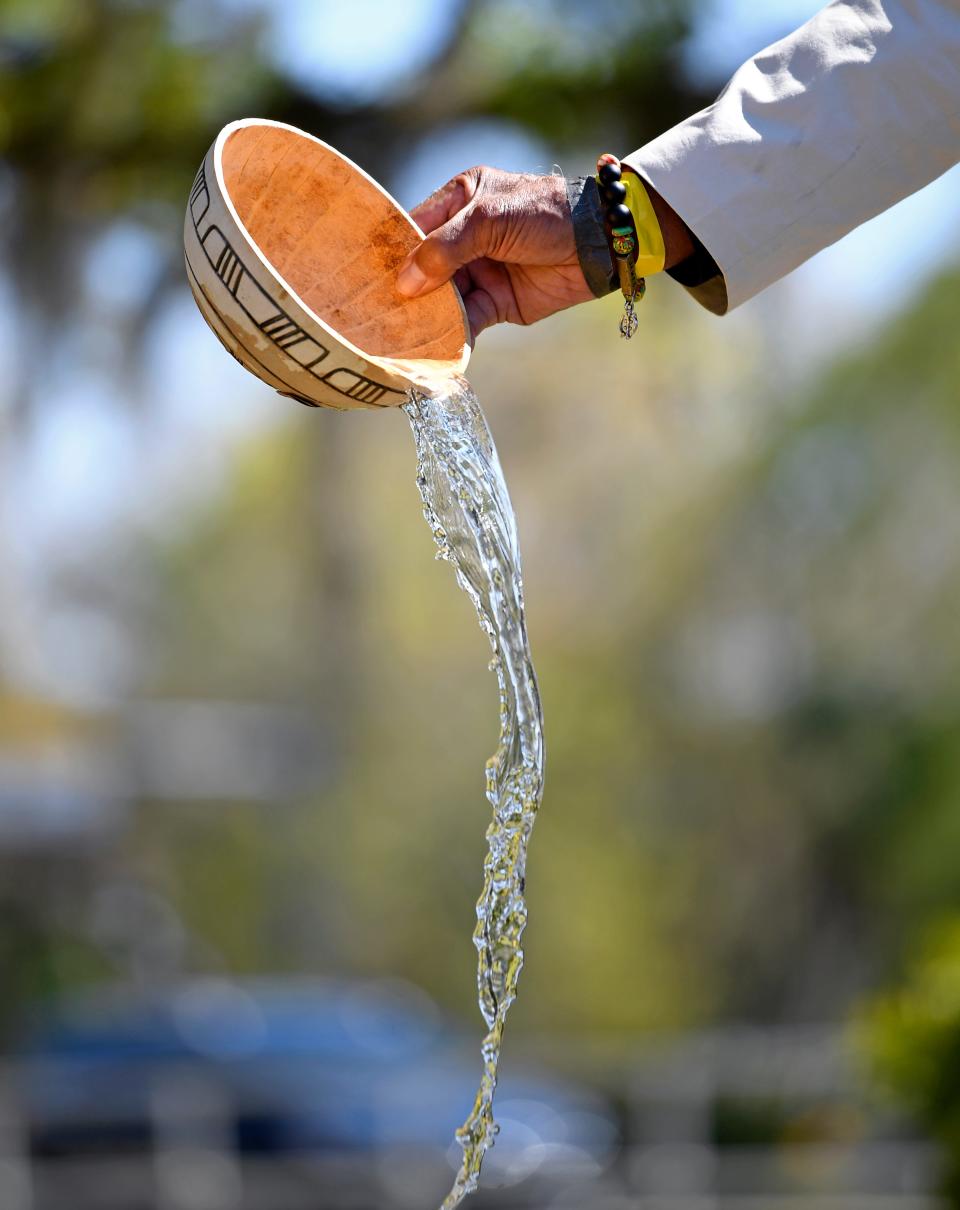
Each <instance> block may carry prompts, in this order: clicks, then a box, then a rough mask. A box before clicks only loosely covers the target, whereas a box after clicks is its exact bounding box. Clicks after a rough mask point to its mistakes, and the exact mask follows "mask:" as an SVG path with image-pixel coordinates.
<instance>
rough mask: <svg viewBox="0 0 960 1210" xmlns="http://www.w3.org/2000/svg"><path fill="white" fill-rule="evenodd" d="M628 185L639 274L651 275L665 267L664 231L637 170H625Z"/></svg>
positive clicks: (625, 183)
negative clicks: (634, 227) (635, 236)
mask: <svg viewBox="0 0 960 1210" xmlns="http://www.w3.org/2000/svg"><path fill="white" fill-rule="evenodd" d="M620 179H621V181H622V182H623V184H624V185H625V186H626V190H627V198H626V205H627V206H628V207H629V209H630V213H631V214H632V215H633V222H634V225H635V226H636V229H637V264H636V268H637V275H638V276H639V277H649V276H650V275H651V274H652V273H659V272H660V271H661V270H662V269H663V263H664V260H665V258H666V250H665V248H664V246H663V232H662V231H661V230H660V223H659V222H658V221H657V213H656V211H655V210H654V208H653V203H652V202H651V201H650V194H649V193H647V190H646V187H645V186H644V183H643V181H642V180H641V179H640V177H638V176H637V174H636V173H635V172H625V173H624V174H623V176H622V177H621V178H620Z"/></svg>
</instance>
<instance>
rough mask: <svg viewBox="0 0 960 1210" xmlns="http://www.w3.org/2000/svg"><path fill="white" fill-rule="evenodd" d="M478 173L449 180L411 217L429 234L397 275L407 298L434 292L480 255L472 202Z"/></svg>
mask: <svg viewBox="0 0 960 1210" xmlns="http://www.w3.org/2000/svg"><path fill="white" fill-rule="evenodd" d="M480 172H481V170H480V169H478V168H473V169H471V170H470V171H469V172H463V173H460V175H459V176H456V177H454V178H453V180H451V181H448V182H447V184H446V185H444V186H443V188H442V189H439V190H437V192H436V193H435V194H432V195H431V196H430V197H429V198H427V200H426V201H425V202H422V203H421V204H420V205H419V206H418V207H417V208H416V209H415V210H414V211H413V217H414V218H415V219H416V220H417V221H418V222H420V223H421V225H422V226H423V229H424V230H425V231H428V232H429V234H428V235H427V237H426V239H425V240H424V241H423V243H422V244H420V245H419V246H418V247H417V248H415V249H414V250H413V252H411V253H410V255H409V256H408V257H407V259H406V260H405V261H404V263H403V264H402V265H401V266H400V271H399V273H398V274H397V289H398V290H399V291H400V293H401V294H403V295H405V296H406V297H407V298H416V297H418V296H419V295H421V294H428V293H429V292H430V291H431V290H436V289H437V288H438V287H439V286H442V285H443V284H444V282H448V281H449V280H450V278H451V277H453V276H454V274H455V273H456V272H457V270H458V269H460V268H461V267H462V266H463V265H466V264H468V263H469V262H470V261H471V260H474V259H475V258H476V257H477V256H478V255H482V246H483V239H484V237H485V231H484V229H483V224H478V223H477V222H475V221H472V211H473V207H471V204H470V203H471V202H472V201H473V199H474V198H475V196H476V194H477V190H478V187H479V180H480Z"/></svg>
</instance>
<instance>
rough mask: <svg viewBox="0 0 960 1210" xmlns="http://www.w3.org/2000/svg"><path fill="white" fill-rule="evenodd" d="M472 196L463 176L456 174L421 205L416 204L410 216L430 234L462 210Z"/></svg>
mask: <svg viewBox="0 0 960 1210" xmlns="http://www.w3.org/2000/svg"><path fill="white" fill-rule="evenodd" d="M472 196H473V191H472V190H471V191H470V193H469V194H468V192H467V185H466V182H465V180H464V179H463V176H462V175H461V176H455V177H454V178H453V180H450V181H447V183H446V184H445V185H441V187H440V188H439V189H437V190H436V191H435V192H434V193H431V194H430V196H429V197H428V198H426V199H425V200H424V201H422V202H421V203H420V205H419V206H414V208H413V209H412V210H411V211H410V217H411V218H412V219H413V221H414V222H415V223H416V224H417V226H418V227H419V228H420V230H421V231H422V232H423V233H424V235H429V234H430V232H431V231H435V230H436V229H437V228H438V227H440V226H442V225H443V224H444V223H445V222H447V220H448V219H451V218H453V216H454V215H455V214H456V213H457V212H458V211H459V210H462V209H463V208H464V206H465V205H466V204H467V202H468V201H469V200H470V197H472Z"/></svg>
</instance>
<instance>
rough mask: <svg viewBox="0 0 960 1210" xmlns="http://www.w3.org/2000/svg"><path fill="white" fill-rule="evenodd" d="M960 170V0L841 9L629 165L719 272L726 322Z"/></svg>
mask: <svg viewBox="0 0 960 1210" xmlns="http://www.w3.org/2000/svg"><path fill="white" fill-rule="evenodd" d="M958 160H960V0H834V3H832V4H829V5H827V7H826V8H824V9H822V10H821V11H820V12H819V13H817V15H816V16H815V17H813V18H812V19H811V20H810V21H808V22H807V23H806V25H803V26H801V28H800V29H798V30H797V31H796V32H795V33H793V34H791V35H790V36H789V37H787V38H784V39H783V40H782V41H780V42H776V43H774V45H773V46H770V47H768V48H767V49H766V50H764V51H761V52H760V54H758V55H756V56H755V57H754V58H753V59H751V60H750V61H749V62H747V63H745V64H744V65H743V67H741V68H740V70H739V71H738V72H737V73H736V75H735V76H734V77H733V79H732V80H731V81H730V83H729V84H728V85H727V87H726V88H725V89H724V91H723V92H722V93H721V94H720V96H719V97H718V98H717V100H716V101H715V102H714V103H713V104H712V105H710V106H709V107H708V108H707V109H704V110H701V112H700V113H698V114H694V116H693V117H691V118H688V119H687V120H686V121H685V122H681V123H680V125H679V126H675V127H674V128H673V129H672V130H668V131H667V132H666V133H665V134H662V135H660V137H659V138H656V139H654V140H653V142H651V143H648V144H647V145H646V146H645V147H641V148H640V150H639V151H635V152H633V154H632V155H628V156H625V157H624V163H626V164H629V165H630V167H631V168H633V169H635V170H636V171H637V172H638V173H639V174H640V175H641V176H642V177H644V178H645V179H646V180H647V181H649V183H650V184H651V185H653V187H654V188H655V189H656V190H657V191H658V192H659V193H660V194H661V195H662V196H663V197H664V198H665V199H666V201H667V202H668V203H669V205H670V206H672V207H673V209H674V210H675V211H676V212H677V214H679V215H680V217H681V218H682V219H683V220H684V222H685V223H686V224H687V226H688V227H689V228H690V229H691V231H693V233H694V234H695V235H696V236H697V238H698V239H699V240H700V241H701V243H702V244H703V245H704V246H705V247H706V249H707V251H708V252H709V253H710V254H711V255H712V257H713V259H714V260H715V261H716V262H717V265H718V266H719V268H720V271H721V273H722V274H723V279H724V284H725V287H726V289H725V296H723V295H724V292H723V291H722V290H721V291H720V292H719V297H718V293H717V291H716V290H715V291H714V292H713V295H712V304H711V302H710V301H708V298H707V297H705V298H703V299H702V301H704V302H705V304H706V305H708V306H710V308H711V310H715V311H717V312H718V313H721V314H722V313H723V311H726V310H727V309H729V308H732V307H735V306H737V305H738V304H739V303H742V302H745V301H746V300H747V299H748V298H751V297H752V296H753V295H754V294H756V293H757V292H758V291H759V290H762V289H763V288H764V287H765V286H768V285H770V284H771V283H772V282H775V281H777V280H778V279H779V278H781V277H783V276H784V275H785V274H787V273H789V272H790V271H791V269H795V268H796V267H797V265H799V264H801V263H802V262H803V261H805V260H806V259H807V258H808V257H810V256H812V255H813V254H814V253H815V252H818V251H819V250H820V249H821V248H825V247H826V246H827V245H828V244H832V243H833V242H834V241H835V240H838V239H840V237H841V236H843V235H845V234H846V233H847V232H848V231H850V230H852V229H853V228H854V227H856V226H858V225H859V224H860V223H863V222H865V221H866V220H867V219H869V218H872V217H873V216H874V215H875V214H879V212H880V211H881V210H886V209H887V207H889V206H892V205H893V204H894V203H895V202H898V201H899V200H900V199H901V198H903V197H906V196H907V195H908V194H910V193H913V192H915V191H916V190H917V189H920V188H921V187H922V186H923V185H926V184H927V183H928V182H930V181H932V180H934V178H936V177H938V176H939V175H940V174H941V173H942V172H945V171H946V170H947V169H948V168H950V167H951V166H952V165H953V164H955V163H956V162H957V161H958ZM904 242H905V243H906V242H907V239H906V237H905V241H904ZM715 284H716V279H715ZM693 292H694V294H696V293H697V291H696V290H694V291H693Z"/></svg>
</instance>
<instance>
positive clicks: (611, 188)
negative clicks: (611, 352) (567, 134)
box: [597, 152, 647, 340]
mask: <svg viewBox="0 0 960 1210" xmlns="http://www.w3.org/2000/svg"><path fill="white" fill-rule="evenodd" d="M622 176H623V170H622V169H621V167H620V161H619V160H618V159H617V157H616V156H614V155H610V153H609V152H607V153H605V154H604V155H602V156H601V157H600V158H599V160H597V187H598V189H599V191H600V197H601V199H602V201H603V204H604V216H603V217H604V227H603V229H604V232H605V233H606V236H607V243H608V245H609V247H610V257H611V260H612V261H613V264H614V266H615V268H616V271H617V277H618V278H619V280H620V289H621V290H622V291H623V297H624V313H623V317H622V318H621V320H620V335H621V336H623V337H624V338H625V339H627V340H629V339H630V337H631V336H632V335H633V334H634V332H636V330H637V316H636V313H635V311H634V306H635V304H636V302H637V299H640V298H643V296H644V294H645V292H646V288H647V283H646V282H645V281H644V279H643V278H642V277H637V271H636V264H637V254H638V250H639V242H638V240H637V225H636V221H635V220H634V217H633V214H632V212H631V210H630V207H629V206H628V205H627V187H626V185H624V183H623V181H622V179H621V178H622Z"/></svg>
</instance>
